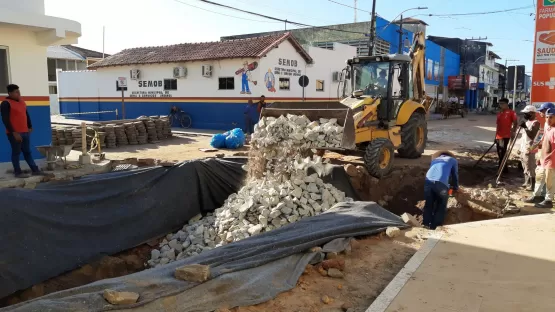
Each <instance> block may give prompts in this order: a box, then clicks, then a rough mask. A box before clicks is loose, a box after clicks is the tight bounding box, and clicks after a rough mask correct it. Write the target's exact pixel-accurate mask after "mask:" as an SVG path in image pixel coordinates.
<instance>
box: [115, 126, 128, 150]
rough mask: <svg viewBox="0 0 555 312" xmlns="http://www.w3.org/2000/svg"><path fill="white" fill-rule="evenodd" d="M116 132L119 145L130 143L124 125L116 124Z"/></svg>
mask: <svg viewBox="0 0 555 312" xmlns="http://www.w3.org/2000/svg"><path fill="white" fill-rule="evenodd" d="M114 132H115V134H116V142H117V144H118V146H122V145H129V141H127V135H125V128H124V126H123V125H115V126H114Z"/></svg>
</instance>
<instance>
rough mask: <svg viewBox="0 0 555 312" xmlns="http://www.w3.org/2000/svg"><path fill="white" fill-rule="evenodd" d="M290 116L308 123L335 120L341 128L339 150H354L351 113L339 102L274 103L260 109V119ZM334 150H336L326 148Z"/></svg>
mask: <svg viewBox="0 0 555 312" xmlns="http://www.w3.org/2000/svg"><path fill="white" fill-rule="evenodd" d="M287 114H291V115H299V116H300V115H304V116H306V117H307V118H308V119H309V120H310V121H318V120H319V119H320V118H326V119H331V118H335V119H337V123H338V124H339V125H340V126H342V127H343V129H344V130H343V139H342V140H341V148H340V149H345V150H353V149H355V147H356V146H355V124H354V119H353V111H352V110H351V109H350V108H349V107H347V106H345V105H343V104H341V103H339V102H306V103H299V102H275V103H272V104H270V105H268V107H266V108H264V109H262V112H261V113H260V118H262V117H275V118H278V117H279V116H282V115H283V116H287ZM326 149H328V150H334V149H337V148H326Z"/></svg>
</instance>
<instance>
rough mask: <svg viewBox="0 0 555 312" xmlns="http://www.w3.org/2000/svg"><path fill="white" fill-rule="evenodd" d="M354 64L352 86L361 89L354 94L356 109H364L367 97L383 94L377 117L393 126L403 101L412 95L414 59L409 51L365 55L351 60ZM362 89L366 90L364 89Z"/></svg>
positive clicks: (351, 64)
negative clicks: (406, 52)
mask: <svg viewBox="0 0 555 312" xmlns="http://www.w3.org/2000/svg"><path fill="white" fill-rule="evenodd" d="M347 63H348V64H349V65H350V68H351V77H353V79H352V80H351V83H352V89H353V90H357V91H358V92H354V93H353V95H352V97H354V98H357V99H358V100H359V101H352V103H353V104H354V105H353V106H354V107H351V108H352V109H353V110H355V111H360V110H361V107H362V106H363V105H364V103H365V102H366V101H364V100H362V101H360V100H361V99H364V98H379V99H380V105H379V107H378V111H377V120H378V121H381V126H382V127H384V128H389V127H390V126H394V125H395V124H396V123H395V122H393V123H392V120H395V119H396V118H397V114H398V113H399V108H400V107H401V104H403V102H405V101H406V100H408V99H409V98H411V97H412V94H411V93H412V92H410V91H411V88H409V85H410V78H411V74H410V63H411V58H410V56H408V55H402V54H393V55H381V56H361V57H355V58H353V59H350V60H348V61H347ZM360 91H362V92H360Z"/></svg>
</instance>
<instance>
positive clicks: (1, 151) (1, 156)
mask: <svg viewBox="0 0 555 312" xmlns="http://www.w3.org/2000/svg"><path fill="white" fill-rule="evenodd" d="M27 110H28V112H29V115H30V116H31V121H32V123H33V133H32V134H31V150H32V152H33V158H35V159H42V158H44V157H43V156H42V155H41V154H40V153H39V151H38V150H37V149H36V148H35V146H39V145H50V143H52V134H51V129H50V106H28V107H27ZM0 128H1V129H2V130H1V131H2V134H1V135H0V162H11V147H10V142H8V138H7V136H6V128H5V127H4V125H3V124H2V127H0ZM21 160H22V161H21V166H22V168H27V165H26V163H25V161H24V160H23V156H22V157H21Z"/></svg>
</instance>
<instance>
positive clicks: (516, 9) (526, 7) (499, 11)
mask: <svg viewBox="0 0 555 312" xmlns="http://www.w3.org/2000/svg"><path fill="white" fill-rule="evenodd" d="M532 7H533V6H531V5H528V6H524V7H518V8H512V9H505V10H497V11H486V12H474V13H452V14H426V15H428V16H436V17H440V16H465V15H488V14H496V13H505V12H511V11H518V10H525V9H529V8H532Z"/></svg>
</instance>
